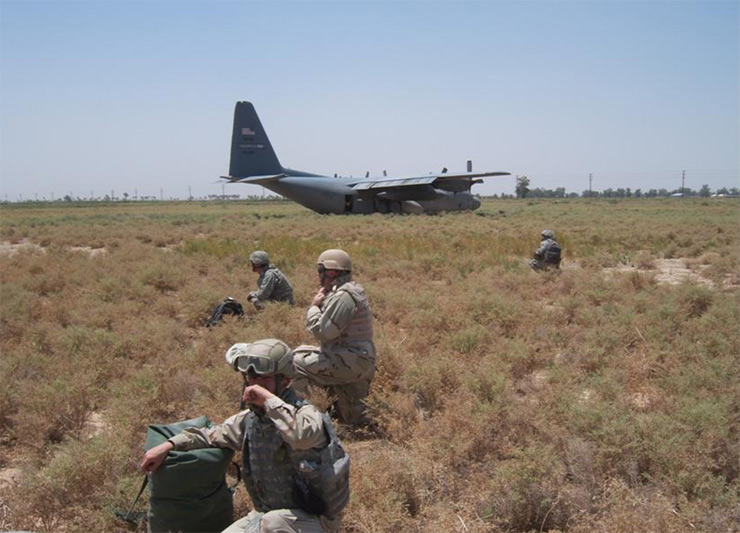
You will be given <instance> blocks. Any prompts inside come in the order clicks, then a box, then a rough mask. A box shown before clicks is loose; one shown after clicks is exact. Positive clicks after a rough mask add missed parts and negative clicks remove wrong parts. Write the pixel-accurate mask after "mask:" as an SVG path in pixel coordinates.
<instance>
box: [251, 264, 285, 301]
mask: <svg viewBox="0 0 740 533" xmlns="http://www.w3.org/2000/svg"><path fill="white" fill-rule="evenodd" d="M257 287H259V289H258V290H256V291H252V292H250V293H249V296H248V297H247V300H249V301H250V302H252V305H254V307H255V308H257V309H264V307H265V304H264V302H268V301H271V302H285V303H289V304H290V305H295V301H294V300H293V286H292V285H291V284H290V282H289V281H288V278H286V277H285V274H283V273H282V272H281V271H280V269H279V268H278V267H276V266H275V265H273V264H270V265H268V266H267V269H266V270H265V271H264V272H263V273H262V274H260V277H259V278H258V279H257Z"/></svg>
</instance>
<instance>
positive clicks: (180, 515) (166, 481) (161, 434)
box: [146, 416, 234, 533]
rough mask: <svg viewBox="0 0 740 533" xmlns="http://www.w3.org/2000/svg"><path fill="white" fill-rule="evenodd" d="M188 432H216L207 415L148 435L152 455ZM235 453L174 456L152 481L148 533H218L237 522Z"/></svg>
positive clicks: (205, 450)
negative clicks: (232, 485)
mask: <svg viewBox="0 0 740 533" xmlns="http://www.w3.org/2000/svg"><path fill="white" fill-rule="evenodd" d="M187 427H198V428H203V427H211V421H210V420H208V417H206V416H200V417H198V418H193V419H192V420H186V421H184V422H177V423H175V424H168V425H151V426H149V429H148V430H147V439H146V449H147V450H149V449H151V448H153V447H154V446H157V445H158V444H162V443H163V442H165V441H166V440H167V439H168V438H170V437H174V436H175V435H177V434H178V433H180V432H181V431H182V430H183V429H185V428H187ZM233 456H234V452H233V451H232V450H226V449H221V448H203V449H200V450H189V451H183V452H180V451H171V452H169V453H168V454H167V458H166V459H165V460H164V462H163V463H162V466H160V467H159V469H158V470H157V471H156V472H154V473H153V474H150V477H149V512H148V513H147V520H148V521H149V531H150V532H152V533H166V532H168V531H172V532H182V533H211V532H213V533H219V532H220V531H223V530H224V529H226V528H227V527H228V526H229V525H231V523H232V522H233V515H234V505H233V501H232V495H231V491H230V490H229V486H228V485H227V484H226V469H227V468H228V466H229V463H230V462H231V459H232V457H233Z"/></svg>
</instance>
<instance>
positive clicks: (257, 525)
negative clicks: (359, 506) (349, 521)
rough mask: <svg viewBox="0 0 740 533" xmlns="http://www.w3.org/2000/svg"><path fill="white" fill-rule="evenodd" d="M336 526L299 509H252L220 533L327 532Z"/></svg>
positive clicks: (337, 525)
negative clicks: (267, 510) (262, 510)
mask: <svg viewBox="0 0 740 533" xmlns="http://www.w3.org/2000/svg"><path fill="white" fill-rule="evenodd" d="M338 528H339V524H332V523H331V522H330V521H328V520H325V519H324V517H319V516H316V515H314V514H308V513H307V512H305V511H302V510H301V509H276V510H275V511H270V512H268V513H260V512H257V511H252V512H251V513H249V514H248V515H247V516H245V517H244V518H242V519H240V520H237V521H236V522H234V523H233V524H231V525H230V526H229V527H227V528H226V529H224V530H223V531H222V533H328V532H331V531H336V530H337V529H338Z"/></svg>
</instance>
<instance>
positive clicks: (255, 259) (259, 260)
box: [249, 250, 270, 266]
mask: <svg viewBox="0 0 740 533" xmlns="http://www.w3.org/2000/svg"><path fill="white" fill-rule="evenodd" d="M249 262H250V263H252V264H253V265H254V266H266V265H269V264H270V257H269V256H268V255H267V252H263V251H262V250H256V251H254V252H252V253H251V254H249Z"/></svg>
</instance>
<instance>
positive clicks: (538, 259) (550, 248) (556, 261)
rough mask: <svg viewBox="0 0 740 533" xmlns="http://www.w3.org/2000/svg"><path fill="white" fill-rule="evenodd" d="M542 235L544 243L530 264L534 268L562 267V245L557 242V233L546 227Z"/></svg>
mask: <svg viewBox="0 0 740 533" xmlns="http://www.w3.org/2000/svg"><path fill="white" fill-rule="evenodd" d="M540 235H541V236H542V243H541V244H540V247H539V248H537V251H536V252H535V253H534V258H533V259H532V260H531V261H530V262H529V266H530V267H532V269H533V270H549V269H550V268H560V245H559V244H558V243H557V242H555V234H554V233H553V232H552V231H551V230H549V229H546V230H544V231H543V232H542V233H541V234H540Z"/></svg>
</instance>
